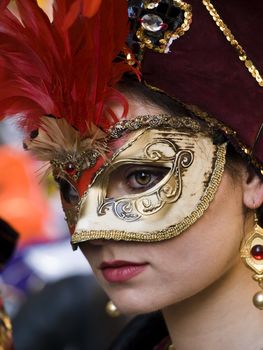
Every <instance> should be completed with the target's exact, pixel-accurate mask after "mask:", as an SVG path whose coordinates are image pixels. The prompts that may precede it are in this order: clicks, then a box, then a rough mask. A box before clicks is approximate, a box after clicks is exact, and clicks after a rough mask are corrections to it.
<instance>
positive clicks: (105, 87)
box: [0, 0, 131, 135]
mask: <svg viewBox="0 0 263 350" xmlns="http://www.w3.org/2000/svg"><path fill="white" fill-rule="evenodd" d="M15 2H16V6H17V9H18V14H19V15H18V17H16V16H15V15H14V14H13V13H12V12H11V11H10V10H9V9H8V7H7V5H8V3H9V1H7V0H2V1H0V84H1V92H0V119H3V118H4V117H6V116H19V117H20V118H21V121H22V124H23V126H25V128H26V130H27V131H29V132H30V131H32V130H34V129H35V128H37V127H38V126H39V124H40V122H41V117H42V116H43V115H52V116H55V117H56V118H64V119H65V120H66V121H67V122H68V123H69V124H70V125H71V126H72V127H73V128H75V129H77V130H78V131H79V132H80V134H81V135H84V134H86V135H87V134H88V133H89V129H90V128H91V129H92V127H91V124H95V125H96V126H99V127H100V128H102V129H105V128H107V127H109V126H110V125H111V124H112V123H113V122H115V121H116V116H114V114H113V113H112V111H111V110H110V108H109V103H110V102H111V101H115V102H116V100H117V101H118V102H119V103H121V104H122V106H123V113H124V114H125V113H127V108H128V107H127V103H126V100H125V99H124V97H123V96H122V95H121V94H120V93H119V92H118V91H117V90H115V89H114V84H115V83H116V82H117V81H118V80H119V79H120V77H121V75H122V74H123V73H124V72H125V71H128V70H131V68H130V66H129V65H128V64H127V63H126V62H125V61H124V60H118V61H116V60H115V59H116V57H117V56H118V54H119V53H120V52H121V50H122V48H123V46H124V43H125V39H126V37H127V33H128V18H127V4H126V2H125V1H123V0H103V1H100V0H96V1H87V0H73V1H72V0H71V1H69V0H55V1H54V4H53V20H52V21H51V20H50V19H49V18H48V16H47V15H46V13H45V12H44V11H43V10H42V9H41V8H40V7H39V6H38V4H37V1H36V0H23V1H19V0H16V1H15ZM102 24H103V25H102Z"/></svg>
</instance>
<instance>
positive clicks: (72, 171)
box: [65, 163, 77, 176]
mask: <svg viewBox="0 0 263 350" xmlns="http://www.w3.org/2000/svg"><path fill="white" fill-rule="evenodd" d="M65 171H66V172H67V173H68V174H69V175H70V176H74V175H76V173H77V169H76V167H75V164H73V163H67V164H66V165H65Z"/></svg>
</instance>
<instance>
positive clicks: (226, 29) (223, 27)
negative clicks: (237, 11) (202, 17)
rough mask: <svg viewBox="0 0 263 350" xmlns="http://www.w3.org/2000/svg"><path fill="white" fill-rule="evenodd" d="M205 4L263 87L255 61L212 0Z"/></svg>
mask: <svg viewBox="0 0 263 350" xmlns="http://www.w3.org/2000/svg"><path fill="white" fill-rule="evenodd" d="M203 5H205V7H206V9H207V11H208V12H209V14H210V16H211V17H212V18H213V20H214V22H215V23H216V25H217V26H218V28H219V29H220V30H221V32H222V33H223V34H224V36H225V37H226V40H227V41H229V43H230V44H231V45H232V46H233V47H234V49H235V50H236V51H237V54H238V57H239V59H240V61H242V62H244V65H245V67H246V68H247V70H248V71H249V73H250V74H251V75H252V77H253V78H254V79H255V80H256V81H257V83H258V85H259V86H260V87H263V78H262V76H261V75H260V73H259V71H258V70H257V68H256V67H255V65H254V64H253V62H252V61H251V60H250V59H249V58H248V57H247V54H246V52H245V50H244V49H243V47H242V46H241V45H240V44H239V43H238V41H237V40H236V39H235V37H234V35H233V34H232V32H231V30H230V29H229V28H228V26H227V25H226V24H225V23H224V21H223V20H222V18H221V17H220V15H219V13H218V12H217V10H216V9H215V7H214V5H213V4H211V1H210V0H203Z"/></svg>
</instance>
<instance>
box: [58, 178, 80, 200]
mask: <svg viewBox="0 0 263 350" xmlns="http://www.w3.org/2000/svg"><path fill="white" fill-rule="evenodd" d="M55 181H56V182H57V183H58V186H59V190H60V193H61V197H62V198H63V199H64V200H65V201H66V202H67V203H68V204H77V203H78V201H79V199H80V198H79V194H78V192H77V190H76V189H75V187H74V186H73V185H72V184H71V183H70V182H69V181H67V180H66V179H64V178H62V177H55Z"/></svg>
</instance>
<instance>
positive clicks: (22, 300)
mask: <svg viewBox="0 0 263 350" xmlns="http://www.w3.org/2000/svg"><path fill="white" fill-rule="evenodd" d="M38 3H39V5H40V6H41V7H42V8H43V9H44V10H45V11H46V12H47V13H48V15H49V16H50V18H51V13H52V2H51V1H49V0H42V1H41V0H39V1H38ZM10 7H11V9H12V11H14V12H16V8H15V6H14V3H13V2H12V1H11V3H10ZM22 142H23V134H22V132H21V130H19V129H18V128H17V127H16V122H15V120H8V121H3V122H1V123H0V159H1V162H0V219H1V220H3V221H5V222H6V223H8V224H9V225H10V226H11V227H12V228H13V229H14V230H15V231H16V232H17V233H18V234H19V239H18V242H17V245H16V250H15V253H14V254H13V256H12V257H11V259H9V261H8V262H7V263H6V264H5V266H4V267H3V268H2V270H1V276H0V290H1V293H2V298H3V300H4V305H5V309H6V311H7V313H8V314H9V316H10V317H11V319H12V324H13V338H14V344H15V349H16V350H53V349H54V350H84V349H85V350H87V349H90V350H93V349H94V350H103V349H107V348H108V346H109V344H110V343H111V341H112V339H113V338H114V337H115V336H116V334H117V333H118V332H119V330H120V329H121V328H122V327H123V325H124V324H125V322H126V319H125V318H124V317H122V316H120V317H117V318H111V317H110V316H109V315H108V314H107V313H106V311H105V306H106V304H107V301H108V298H107V296H106V295H105V294H104V292H103V291H102V290H101V288H100V287H99V286H98V284H97V282H96V281H95V279H94V277H93V275H92V273H91V269H90V267H89V265H88V263H87V261H86V260H85V259H84V257H83V256H82V254H81V252H80V250H77V251H75V252H73V251H72V248H71V245H70V237H69V233H68V228H67V225H66V222H65V219H64V213H63V211H62V208H61V204H60V198H59V192H58V188H57V186H56V184H55V182H54V181H53V179H52V176H51V175H48V176H46V175H44V173H45V171H44V170H45V167H44V165H43V164H41V163H39V162H37V161H36V160H35V159H33V158H32V156H31V155H30V154H28V152H25V151H24V150H23V149H22Z"/></svg>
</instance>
